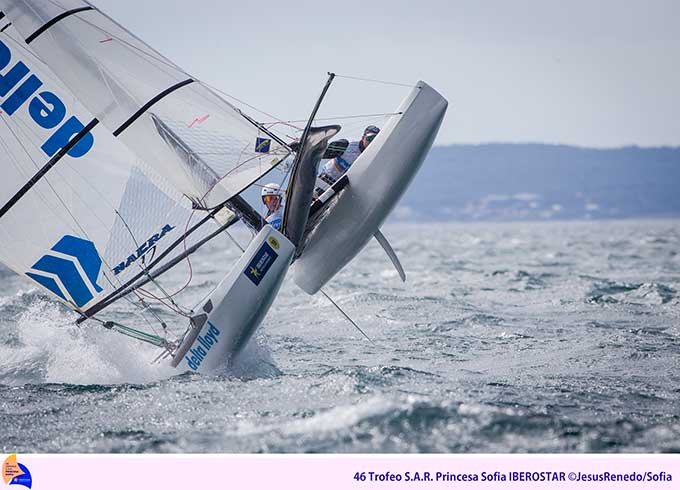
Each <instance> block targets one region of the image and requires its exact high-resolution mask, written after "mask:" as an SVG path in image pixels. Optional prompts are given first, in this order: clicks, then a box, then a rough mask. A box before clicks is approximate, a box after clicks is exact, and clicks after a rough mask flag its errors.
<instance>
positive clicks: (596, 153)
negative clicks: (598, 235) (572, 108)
mask: <svg viewBox="0 0 680 490" xmlns="http://www.w3.org/2000/svg"><path fill="white" fill-rule="evenodd" d="M677 216H680V148H638V147H626V148H620V149H608V150H599V149H589V148H577V147H570V146H560V145H542V144H484V145H453V146H443V147H441V146H440V147H435V148H433V149H432V151H431V152H430V155H429V156H428V158H427V160H426V161H425V163H424V165H423V168H422V170H421V171H420V173H419V174H418V176H417V177H416V179H415V181H414V182H413V184H412V185H411V187H410V189H409V190H408V192H407V193H406V195H405V196H404V198H403V199H402V201H401V203H400V205H399V206H398V208H397V209H396V210H395V212H394V213H393V215H392V219H394V220H399V221H414V220H430V221H449V220H456V221H477V220H489V221H491V220H493V221H505V220H549V219H615V218H642V217H677Z"/></svg>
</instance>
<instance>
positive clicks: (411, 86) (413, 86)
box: [336, 75, 418, 88]
mask: <svg viewBox="0 0 680 490" xmlns="http://www.w3.org/2000/svg"><path fill="white" fill-rule="evenodd" d="M336 76H337V77H338V78H346V79H348V80H357V81H360V82H371V83H382V84H384V85H396V86H398V87H408V88H417V87H418V85H413V84H412V83H399V82H390V81H387V80H376V79H373V78H361V77H353V76H349V75H336Z"/></svg>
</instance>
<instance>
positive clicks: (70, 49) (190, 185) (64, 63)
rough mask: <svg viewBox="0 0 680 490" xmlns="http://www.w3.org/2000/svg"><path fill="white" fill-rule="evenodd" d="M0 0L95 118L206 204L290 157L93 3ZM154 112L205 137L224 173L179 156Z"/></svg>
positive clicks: (203, 153)
mask: <svg viewBox="0 0 680 490" xmlns="http://www.w3.org/2000/svg"><path fill="white" fill-rule="evenodd" d="M0 5H2V9H3V11H4V12H5V13H6V14H7V16H8V18H10V19H11V20H12V23H13V24H14V26H15V27H16V28H17V29H18V31H19V32H20V33H21V35H22V36H23V37H24V39H25V41H26V44H27V45H29V46H30V48H31V49H32V50H34V51H35V52H36V53H37V54H38V56H40V57H41V59H43V60H44V62H45V63H46V64H47V65H48V66H49V67H50V68H51V70H52V71H53V72H54V73H55V74H56V75H57V76H58V77H59V78H60V79H61V80H62V81H63V82H64V83H65V84H66V86H68V87H69V88H70V89H71V90H72V91H73V93H74V94H75V96H76V97H77V98H78V100H79V101H81V102H82V103H83V104H84V105H85V107H87V109H88V110H89V111H90V112H91V113H92V114H93V115H94V117H96V118H97V119H98V121H100V122H101V123H102V124H103V125H104V126H106V127H107V128H108V129H109V130H110V131H111V132H112V133H113V134H114V136H116V137H117V138H118V139H120V140H121V141H122V142H124V143H125V144H126V145H127V146H128V147H129V148H130V149H132V150H133V151H134V152H135V154H136V155H137V156H139V157H140V158H141V159H142V160H143V161H144V162H145V163H147V164H148V165H150V166H151V167H153V168H154V169H155V170H156V171H157V172H159V173H160V174H161V175H163V176H164V177H166V178H167V179H168V180H169V181H170V182H171V183H172V184H173V186H174V187H175V188H177V189H178V190H180V191H181V192H182V193H183V194H184V195H186V196H187V197H189V198H190V199H192V200H193V201H194V202H195V203H197V204H198V205H200V206H204V207H214V206H217V205H219V204H221V203H223V202H224V201H226V200H228V199H230V198H231V197H233V196H235V195H237V194H238V193H239V192H241V191H242V190H243V189H244V188H246V187H248V186H249V185H251V184H253V182H254V181H256V180H257V179H258V178H259V177H260V176H261V175H263V174H264V173H266V172H268V171H269V170H271V169H272V167H273V166H275V165H277V164H278V163H279V162H280V161H281V159H282V158H285V156H287V154H288V151H287V148H286V146H285V143H283V141H281V140H280V139H279V138H277V137H276V136H275V135H273V134H272V133H270V132H269V131H267V130H266V129H265V128H264V127H262V126H260V125H258V124H257V123H255V122H254V121H253V120H252V119H251V118H250V117H248V116H246V115H245V114H244V113H243V112H242V111H241V110H239V109H237V108H236V107H234V106H233V105H231V104H229V103H227V102H226V101H225V100H223V99H222V98H221V97H219V96H218V95H216V94H215V93H214V92H213V91H212V90H210V89H209V88H208V87H207V86H205V85H204V84H202V83H201V82H199V81H197V80H195V79H194V78H193V77H191V76H189V75H188V74H187V73H186V72H184V71H183V70H182V69H181V68H179V67H178V66H176V65H175V64H174V63H172V62H171V61H170V60H168V59H166V58H165V57H163V56H162V55H161V54H160V53H158V52H156V51H155V50H153V49H152V48H151V47H150V46H148V45H147V44H145V43H144V42H142V41H141V40H140V39H138V38H137V37H135V36H134V35H133V34H131V33H130V32H129V31H127V30H126V29H124V28H123V27H121V26H120V25H118V24H117V23H116V22H114V21H113V20H112V19H110V18H109V17H107V16H106V15H104V14H103V13H102V12H100V11H99V10H98V9H96V8H95V7H94V6H93V5H91V4H89V3H88V2H84V1H80V0H62V1H58V2H57V1H52V0H30V1H28V0H23V1H15V0H9V1H8V0H2V1H0ZM154 115H155V116H156V117H157V118H158V119H160V120H161V121H164V122H165V123H166V124H168V125H169V126H171V127H177V128H184V129H186V130H187V132H189V133H190V136H191V138H192V139H193V140H194V141H202V142H203V145H195V146H192V147H193V148H194V151H196V152H198V153H199V154H200V157H201V159H202V160H204V161H207V162H209V164H210V165H211V167H212V169H213V170H214V172H215V174H216V175H218V176H219V177H220V180H215V179H214V178H211V177H210V176H208V175H206V173H205V172H204V171H203V169H201V168H196V166H195V165H194V162H193V161H186V160H183V159H181V158H179V157H178V155H177V153H176V152H173V151H172V149H171V148H170V147H169V146H168V145H167V144H166V142H165V141H164V140H163V138H162V137H161V136H159V134H158V131H157V125H156V124H155V123H154V121H153V119H152V116H154ZM216 140H217V141H219V142H220V148H219V150H218V151H217V152H216V151H215V148H214V145H212V144H211V142H213V141H216ZM225 177H226V178H225Z"/></svg>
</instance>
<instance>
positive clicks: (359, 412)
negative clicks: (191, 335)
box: [0, 221, 680, 453]
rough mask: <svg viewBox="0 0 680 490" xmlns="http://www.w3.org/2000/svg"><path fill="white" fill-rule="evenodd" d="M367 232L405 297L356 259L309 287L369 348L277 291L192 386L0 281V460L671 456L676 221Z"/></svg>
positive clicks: (677, 436) (679, 287) (215, 252)
mask: <svg viewBox="0 0 680 490" xmlns="http://www.w3.org/2000/svg"><path fill="white" fill-rule="evenodd" d="M384 231H385V234H386V236H388V238H389V237H393V242H394V243H393V245H394V247H395V250H396V251H397V253H398V254H399V255H400V256H401V258H402V262H403V264H404V266H405V267H406V270H407V274H408V278H409V281H408V283H407V284H405V285H403V284H401V283H400V282H399V280H398V277H397V275H396V273H395V272H394V271H393V270H392V267H391V265H390V263H389V261H388V260H387V259H386V258H385V257H384V255H383V253H382V251H381V250H380V249H379V247H377V246H375V245H373V244H369V246H368V247H367V248H366V250H365V251H364V252H362V254H361V255H360V257H359V258H358V259H357V260H356V261H355V262H354V263H353V264H352V265H350V266H349V267H347V268H346V269H344V270H343V271H341V272H340V274H339V275H338V277H337V279H336V280H335V281H333V282H332V283H331V284H330V285H329V286H328V287H327V289H328V291H329V293H330V294H331V295H332V296H333V297H334V298H335V300H336V301H337V302H338V303H339V304H340V305H341V307H342V308H343V309H344V310H345V311H347V312H348V313H349V314H350V315H351V316H352V317H353V318H354V319H355V320H356V321H357V322H358V323H359V324H360V325H361V326H362V328H363V329H364V330H365V331H366V332H367V333H368V335H369V336H370V337H371V339H372V341H371V342H369V341H366V340H365V339H364V338H363V337H362V336H361V335H360V334H359V333H358V332H356V331H355V330H354V329H353V328H352V327H351V326H350V325H348V324H347V323H346V322H345V321H344V320H343V319H342V317H341V316H339V315H338V314H337V312H336V311H335V310H334V309H333V308H332V306H331V305H330V304H328V303H327V302H326V300H325V299H323V298H322V297H313V298H309V297H308V296H306V295H304V294H303V293H302V292H300V291H299V290H297V289H296V288H295V286H294V285H293V284H292V282H291V281H290V280H288V281H287V282H286V283H285V285H284V288H283V289H282V292H281V294H280V296H279V298H278V299H277V301H276V303H275V305H274V307H273V309H272V312H271V313H270V315H269V316H268V317H267V320H266V321H265V327H264V329H263V330H262V331H261V332H260V335H259V336H258V337H257V338H256V340H255V342H253V343H252V344H251V345H250V346H249V347H248V349H247V351H246V352H244V354H243V356H241V358H240V359H238V360H237V362H236V363H235V364H234V365H233V366H232V367H230V368H229V369H228V370H224V371H222V372H218V373H215V374H214V375H212V376H197V375H192V374H188V373H184V374H182V373H178V372H177V371H175V370H173V369H170V368H169V367H166V366H162V365H153V364H151V363H150V361H151V360H152V359H154V357H155V356H156V355H157V352H156V351H155V350H154V349H153V348H150V347H146V346H139V345H137V344H135V343H134V342H132V341H130V340H128V339H126V338H121V337H118V336H115V335H114V334H112V333H111V332H109V331H106V330H103V329H100V328H99V329H98V328H96V326H89V325H83V326H82V327H80V328H79V327H76V326H74V325H73V320H74V316H73V314H72V313H69V312H68V311H66V310H65V309H63V308H62V307H61V306H60V305H58V304H57V303H55V302H53V301H51V300H49V299H48V298H47V297H46V296H44V295H42V294H40V293H39V292H38V291H36V290H35V289H31V288H30V286H28V285H27V283H24V282H22V281H21V280H19V279H18V278H16V277H15V276H13V275H11V274H9V273H7V271H5V270H0V278H2V279H3V282H2V285H0V288H1V289H0V292H1V294H0V341H1V342H0V359H2V361H1V362H0V423H1V424H2V426H3V427H4V430H3V438H2V439H1V440H0V446H2V451H3V452H5V453H8V452H14V451H20V452H471V451H474V452H658V451H669V452H670V451H680V445H679V444H678V441H680V415H679V414H680V389H679V388H678V386H680V374H678V369H677V367H678V366H679V365H680V310H679V309H678V306H680V297H679V295H678V291H680V254H678V252H677V250H676V249H677V243H680V222H677V221H671V222H639V223H636V222H613V223H597V224H591V223H547V224H527V223H522V224H517V225H513V224H506V225H490V224H485V225H399V226H395V227H387V228H386V229H385V230H384ZM220 252H221V251H220V250H219V249H214V248H213V249H209V250H208V253H207V254H206V256H205V257H204V258H203V259H202V260H200V261H197V263H196V267H197V274H198V275H199V277H201V281H200V282H198V283H196V284H194V287H193V289H192V290H191V291H190V293H191V294H192V295H194V296H195V297H196V298H198V297H201V295H203V294H205V293H206V292H207V291H208V290H209V289H210V288H211V287H213V286H214V285H215V284H216V283H217V281H219V278H220V274H223V271H222V272H219V271H213V270H211V269H210V267H211V264H212V263H219V262H220V257H221V254H220ZM201 268H202V269H201ZM198 269H200V270H198ZM173 280H174V281H176V282H177V283H178V284H181V283H182V281H183V280H184V277H179V276H177V277H174V278H173V277H172V276H170V279H169V281H170V282H171V281H173ZM121 314H123V313H121Z"/></svg>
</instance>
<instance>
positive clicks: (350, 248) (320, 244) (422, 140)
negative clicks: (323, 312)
mask: <svg viewBox="0 0 680 490" xmlns="http://www.w3.org/2000/svg"><path fill="white" fill-rule="evenodd" d="M447 106H448V102H447V101H446V99H444V98H443V97H442V96H441V95H440V94H439V93H437V92H436V91H435V90H434V89H433V88H431V87H430V86H429V85H427V84H426V83H425V82H418V84H417V88H415V89H414V90H413V92H412V93H411V94H410V95H409V96H408V97H407V98H406V99H405V100H404V102H403V103H402V104H401V106H400V108H399V109H398V110H397V112H400V113H401V114H400V115H397V116H393V117H392V118H391V119H390V120H389V121H388V123H387V124H386V125H385V127H384V128H383V129H382V131H381V132H380V134H379V135H378V136H377V137H376V138H375V140H374V141H373V142H372V143H371V145H370V146H369V147H368V148H367V149H366V150H365V151H364V152H363V153H362V154H361V155H360V156H359V158H357V160H356V161H355V162H354V164H353V165H352V166H351V167H350V169H349V170H348V171H347V173H346V174H345V175H346V176H347V178H348V179H349V184H348V185H347V186H346V187H345V188H344V189H343V190H342V191H341V192H340V193H339V195H338V196H336V197H334V198H333V199H334V201H333V202H331V204H330V205H329V208H328V209H326V210H323V211H321V214H322V216H321V217H320V218H317V220H318V221H317V223H315V224H314V228H313V230H312V231H311V232H310V233H309V235H307V237H306V240H305V242H304V244H303V248H302V253H301V255H300V257H299V258H298V259H297V260H296V261H295V263H294V264H293V266H292V268H293V272H294V274H295V283H296V284H297V285H298V286H300V288H302V289H303V290H304V291H305V292H307V293H309V294H315V293H316V292H318V291H319V289H321V288H322V287H323V285H324V284H326V282H328V281H329V280H330V279H331V278H332V277H333V276H334V275H335V274H336V273H337V272H338V271H340V269H342V268H343V267H344V266H345V265H347V263H349V262H350V261H351V260H352V259H353V258H354V257H355V256H356V255H357V254H358V253H359V252H360V251H361V249H362V248H363V247H364V246H365V245H366V244H367V243H368V242H369V240H371V238H372V237H373V236H374V235H375V234H376V232H378V231H379V228H380V225H382V223H383V222H384V221H385V219H386V218H387V216H388V215H389V213H390V212H391V211H392V209H393V208H394V206H395V205H396V204H397V202H398V201H399V199H400V198H401V196H402V195H403V193H404V192H405V191H406V189H407V187H408V185H409V184H410V183H411V180H413V177H414V176H415V174H416V173H417V172H418V169H419V168H420V166H421V165H422V163H423V160H424V159H425V156H427V154H428V152H429V151H430V147H431V146H432V143H433V141H434V138H435V136H436V135H437V132H438V131H439V127H440V125H441V123H442V120H443V118H444V114H445V113H446V109H447ZM312 220H314V218H312Z"/></svg>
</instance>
